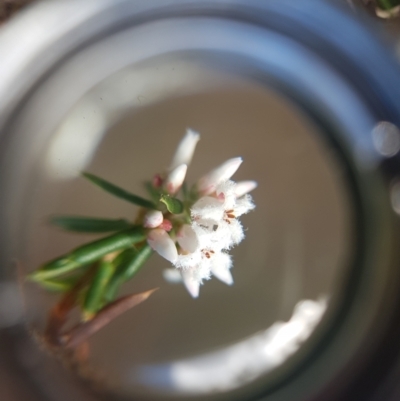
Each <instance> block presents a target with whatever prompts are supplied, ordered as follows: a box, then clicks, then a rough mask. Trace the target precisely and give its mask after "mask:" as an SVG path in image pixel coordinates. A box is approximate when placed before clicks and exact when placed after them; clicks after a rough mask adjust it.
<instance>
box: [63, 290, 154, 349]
mask: <svg viewBox="0 0 400 401" xmlns="http://www.w3.org/2000/svg"><path fill="white" fill-rule="evenodd" d="M157 289H158V288H154V289H152V290H149V291H145V292H142V293H140V294H133V295H127V296H125V297H122V298H120V299H117V300H116V301H115V302H113V303H111V304H109V305H107V306H106V307H104V308H103V309H101V310H100V311H99V312H98V313H97V314H96V316H95V317H94V318H93V319H92V320H89V321H88V322H86V323H81V324H79V325H78V326H76V327H74V328H73V329H72V330H70V331H69V332H68V333H66V334H64V336H63V338H62V340H63V344H64V346H65V348H69V349H72V348H75V347H77V346H78V345H80V344H82V343H83V342H85V341H87V340H88V339H89V338H90V337H91V336H92V335H93V334H95V333H97V332H98V331H99V330H100V329H102V328H103V327H104V326H106V325H107V324H109V323H110V322H112V321H113V320H114V319H116V318H117V317H118V316H120V315H122V314H123V313H125V312H126V311H128V310H129V309H131V308H133V307H134V306H136V305H139V304H140V303H142V302H143V301H145V300H146V299H147V298H148V297H149V296H150V295H151V294H152V293H153V292H154V291H156V290H157Z"/></svg>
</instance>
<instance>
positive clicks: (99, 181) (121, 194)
mask: <svg viewBox="0 0 400 401" xmlns="http://www.w3.org/2000/svg"><path fill="white" fill-rule="evenodd" d="M82 175H83V176H84V177H85V178H87V179H88V180H89V181H90V182H92V183H93V184H95V185H97V186H98V187H100V188H101V189H104V190H105V191H106V192H108V193H110V194H112V195H114V196H116V197H117V198H120V199H124V200H126V201H128V202H130V203H134V204H135V205H138V206H142V207H145V208H147V209H155V208H156V207H155V205H154V203H153V202H151V201H149V200H147V199H144V198H142V197H140V196H137V195H134V194H131V193H130V192H128V191H125V189H122V188H120V187H117V186H116V185H114V184H111V182H108V181H106V180H104V179H103V178H100V177H97V176H95V175H94V174H90V173H82Z"/></svg>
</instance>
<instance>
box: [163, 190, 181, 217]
mask: <svg viewBox="0 0 400 401" xmlns="http://www.w3.org/2000/svg"><path fill="white" fill-rule="evenodd" d="M160 202H162V203H164V205H165V206H166V207H167V210H168V211H169V212H170V213H172V214H180V213H182V212H183V203H182V202H181V201H180V200H179V199H177V198H173V197H172V196H169V195H165V194H164V195H161V198H160Z"/></svg>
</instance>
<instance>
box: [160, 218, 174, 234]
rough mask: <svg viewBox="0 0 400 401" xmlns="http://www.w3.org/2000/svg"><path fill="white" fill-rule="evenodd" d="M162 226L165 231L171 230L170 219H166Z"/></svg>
mask: <svg viewBox="0 0 400 401" xmlns="http://www.w3.org/2000/svg"><path fill="white" fill-rule="evenodd" d="M160 228H162V229H164V230H165V231H171V230H172V223H171V222H170V221H169V220H168V219H164V221H163V222H162V223H161V224H160Z"/></svg>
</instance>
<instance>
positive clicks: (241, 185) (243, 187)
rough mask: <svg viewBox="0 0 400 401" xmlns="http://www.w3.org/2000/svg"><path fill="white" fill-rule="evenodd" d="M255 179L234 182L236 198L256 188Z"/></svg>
mask: <svg viewBox="0 0 400 401" xmlns="http://www.w3.org/2000/svg"><path fill="white" fill-rule="evenodd" d="M257 185H258V184H257V182H256V181H239V182H237V183H236V187H235V195H236V197H237V198H240V197H241V196H243V195H246V194H247V193H249V192H250V191H252V190H253V189H255V188H257Z"/></svg>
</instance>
